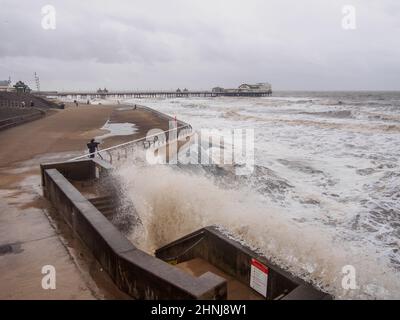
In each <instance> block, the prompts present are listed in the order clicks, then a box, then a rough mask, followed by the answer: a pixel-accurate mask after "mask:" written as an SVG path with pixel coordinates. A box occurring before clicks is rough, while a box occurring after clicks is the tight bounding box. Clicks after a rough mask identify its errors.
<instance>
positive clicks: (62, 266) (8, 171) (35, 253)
mask: <svg viewBox="0 0 400 320" xmlns="http://www.w3.org/2000/svg"><path fill="white" fill-rule="evenodd" d="M115 109H116V107H115V106H102V107H93V106H91V107H82V108H77V109H72V108H69V109H66V110H62V111H57V112H56V113H54V114H53V115H51V116H49V117H46V118H44V119H40V120H37V121H34V122H31V123H27V124H24V125H21V126H19V127H15V128H11V129H8V130H5V131H2V132H1V133H0V145H1V150H0V299H128V298H129V297H128V296H127V295H126V294H124V293H122V292H121V291H120V290H118V289H117V287H116V286H115V285H114V283H113V282H112V281H111V279H110V278H109V277H108V275H107V274H106V273H105V272H104V271H103V270H102V268H101V266H100V265H99V264H98V262H97V261H96V260H95V259H94V257H93V256H92V255H91V253H90V252H89V251H88V249H87V248H86V247H85V246H84V245H83V244H82V243H81V242H80V241H79V240H78V239H77V238H76V237H75V236H74V235H73V234H72V232H71V230H70V228H69V227H68V226H66V225H65V223H64V221H63V220H62V219H61V218H60V217H59V216H58V214H57V213H56V212H54V209H52V207H51V205H50V204H49V203H48V202H47V200H45V199H44V198H43V197H42V189H41V178H40V169H39V165H40V163H46V162H55V161H63V160H65V159H70V158H72V157H74V156H77V155H81V154H82V153H83V152H84V151H85V146H86V143H87V141H88V139H90V138H91V137H93V136H96V135H98V134H101V133H105V132H102V130H100V129H99V128H101V126H102V125H103V124H104V123H105V122H106V121H107V120H108V119H111V120H114V121H117V122H129V121H132V122H133V123H135V124H136V125H137V126H138V129H139V131H138V132H136V133H135V134H133V135H130V136H118V137H111V138H109V139H106V140H105V146H107V145H114V144H116V143H121V142H126V141H129V140H131V139H132V138H137V137H138V136H140V135H143V134H145V133H146V132H147V130H148V129H149V128H154V127H157V126H158V125H159V124H160V122H159V120H158V119H154V116H153V117H151V116H150V114H148V113H143V112H142V113H138V112H132V110H127V111H121V112H116V111H115ZM163 125H164V126H165V124H163ZM45 265H52V266H54V267H55V270H56V289H55V290H52V289H49V290H44V289H43V288H42V285H41V284H42V279H43V277H44V276H45V275H44V274H42V268H43V266H45Z"/></svg>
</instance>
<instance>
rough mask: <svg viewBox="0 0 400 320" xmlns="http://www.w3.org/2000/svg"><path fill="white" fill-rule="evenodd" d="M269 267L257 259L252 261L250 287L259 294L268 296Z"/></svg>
mask: <svg viewBox="0 0 400 320" xmlns="http://www.w3.org/2000/svg"><path fill="white" fill-rule="evenodd" d="M268 273H269V270H268V267H267V266H265V265H263V264H262V263H261V262H259V261H257V260H256V259H251V272H250V287H251V288H253V289H254V290H256V291H257V292H258V293H259V294H261V295H262V296H264V297H266V296H267V286H268Z"/></svg>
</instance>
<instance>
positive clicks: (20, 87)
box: [14, 81, 32, 93]
mask: <svg viewBox="0 0 400 320" xmlns="http://www.w3.org/2000/svg"><path fill="white" fill-rule="evenodd" d="M14 88H15V91H17V92H18V93H29V92H31V91H32V90H31V89H30V88H29V87H28V85H26V84H25V83H23V82H22V81H18V82H17V83H16V84H14Z"/></svg>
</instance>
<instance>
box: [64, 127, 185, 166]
mask: <svg viewBox="0 0 400 320" xmlns="http://www.w3.org/2000/svg"><path fill="white" fill-rule="evenodd" d="M188 127H189V128H192V126H191V125H190V124H186V125H184V126H180V127H176V128H173V129H170V130H165V131H162V133H167V132H170V131H174V130H178V129H182V128H188ZM160 134H161V132H159V133H155V134H152V135H149V136H145V137H142V138H139V139H135V140H131V141H128V142H124V143H121V144H119V145H116V146H112V147H109V148H106V149H102V150H99V151H95V152H91V153H87V154H84V155H82V156H79V157H76V158H73V159H70V160H68V161H76V160H81V159H85V158H87V157H89V156H91V155H95V154H97V153H101V152H108V151H110V150H115V149H118V148H121V147H124V146H127V145H131V144H134V143H137V142H140V141H143V140H146V139H148V138H153V137H155V136H159V135H160Z"/></svg>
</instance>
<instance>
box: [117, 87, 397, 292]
mask: <svg viewBox="0 0 400 320" xmlns="http://www.w3.org/2000/svg"><path fill="white" fill-rule="evenodd" d="M125 102H129V103H137V104H141V105H146V106H149V107H151V108H154V109H156V110H158V111H161V112H164V113H166V114H168V115H171V116H172V117H176V118H177V119H179V120H182V121H185V122H187V123H190V124H191V125H192V127H193V130H194V131H195V132H197V131H201V130H202V129H219V130H224V129H225V130H233V129H244V130H245V129H251V130H254V170H253V171H252V172H251V173H250V174H248V175H232V174H231V171H230V173H229V170H227V171H226V172H224V169H223V168H222V169H221V168H215V167H213V166H205V165H204V166H203V165H201V164H200V165H196V166H190V165H188V166H185V165H145V164H143V163H141V164H140V165H139V164H137V165H136V164H132V162H130V163H129V164H127V165H126V166H123V167H121V168H120V169H119V170H118V172H117V173H116V177H117V179H119V181H120V182H121V185H122V186H123V189H124V190H123V193H124V195H125V197H126V198H127V199H129V201H130V202H131V203H134V206H135V213H134V214H135V215H136V217H135V218H137V219H138V221H140V225H138V226H137V227H134V228H133V229H132V230H131V231H130V234H129V237H130V239H131V240H132V241H133V242H134V243H135V244H136V245H138V246H139V247H141V248H143V249H144V250H147V251H149V252H151V251H152V250H154V249H155V248H157V247H160V246H162V245H164V244H166V243H168V242H170V241H173V240H175V239H177V238H179V237H181V236H183V235H185V234H187V233H189V232H193V231H195V230H197V229H199V228H201V227H204V226H208V225H216V226H219V227H220V228H221V230H224V232H226V233H228V234H229V235H231V236H232V237H234V238H236V239H238V240H239V241H241V242H243V243H244V244H246V245H248V246H250V247H251V248H253V249H254V250H257V251H258V252H259V253H260V254H262V255H264V256H265V257H266V258H267V259H270V260H271V261H274V262H275V263H278V264H279V265H280V266H281V267H283V268H285V269H287V270H288V271H290V272H292V273H293V274H295V275H297V276H298V277H300V278H302V279H304V280H306V281H309V282H311V283H312V284H313V285H315V286H317V287H319V288H321V289H322V290H324V291H326V292H328V293H330V294H332V295H333V296H334V298H335V299H399V298H400V252H399V246H400V166H399V165H400V163H399V159H400V92H274V94H273V95H272V96H271V97H254V98H253V97H218V98H202V97H194V98H151V99H150V98H149V99H131V100H127V101H125ZM121 103H122V102H121ZM348 270H352V276H353V278H354V279H353V280H354V281H353V285H351V286H350V287H351V288H349V286H348V285H346V283H347V284H348V282H346V281H347V280H348V278H346V276H348V275H349V273H348Z"/></svg>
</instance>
